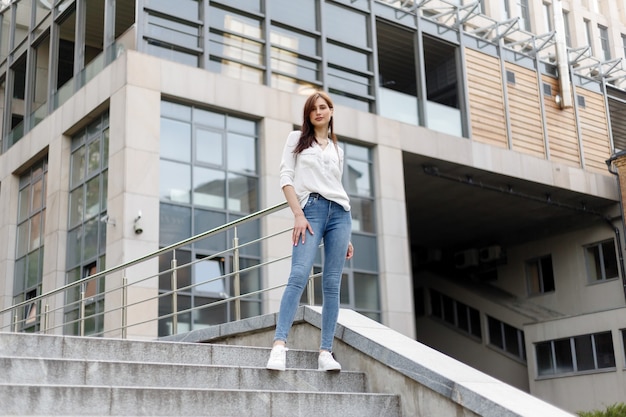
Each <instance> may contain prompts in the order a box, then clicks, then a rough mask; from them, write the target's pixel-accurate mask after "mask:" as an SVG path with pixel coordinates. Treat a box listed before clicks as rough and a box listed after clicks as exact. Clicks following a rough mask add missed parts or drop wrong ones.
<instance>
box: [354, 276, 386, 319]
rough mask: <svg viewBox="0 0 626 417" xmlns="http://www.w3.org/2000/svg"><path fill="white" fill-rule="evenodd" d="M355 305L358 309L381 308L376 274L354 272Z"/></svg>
mask: <svg viewBox="0 0 626 417" xmlns="http://www.w3.org/2000/svg"><path fill="white" fill-rule="evenodd" d="M354 306H355V307H356V308H357V309H365V310H379V309H380V307H379V303H378V277H377V276H376V275H371V274H364V273H360V272H355V273H354Z"/></svg>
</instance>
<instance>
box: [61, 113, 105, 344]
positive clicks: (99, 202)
mask: <svg viewBox="0 0 626 417" xmlns="http://www.w3.org/2000/svg"><path fill="white" fill-rule="evenodd" d="M108 167H109V116H108V113H107V114H104V115H102V116H100V117H98V118H97V119H96V121H95V122H94V123H92V124H91V125H89V126H88V127H87V128H86V129H84V130H83V131H81V132H79V133H78V134H77V135H75V136H74V137H73V138H72V144H71V156H70V196H69V200H70V201H69V218H68V232H67V258H66V259H67V261H66V262H67V283H68V284H70V283H72V282H76V281H78V280H80V279H82V278H85V277H88V276H90V275H93V274H95V273H97V272H100V271H102V270H104V269H105V266H106V265H105V259H106V232H107V229H106V228H107V221H106V220H107V215H106V213H107V187H108ZM81 292H82V293H84V295H85V302H86V308H85V322H84V330H85V334H86V335H94V336H101V335H102V331H103V329H104V318H103V316H102V314H103V312H104V295H103V293H104V278H103V277H101V278H98V279H97V280H93V281H88V282H87V283H85V284H84V285H83V286H82V288H77V287H75V288H72V289H70V290H68V292H67V293H66V305H68V309H67V310H66V312H65V323H66V326H65V333H66V334H72V335H79V334H80V326H81V324H80V322H79V318H80V317H79V313H80V305H79V303H80V299H81V298H80V297H81Z"/></svg>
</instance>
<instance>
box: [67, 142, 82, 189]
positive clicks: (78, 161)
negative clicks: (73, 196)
mask: <svg viewBox="0 0 626 417" xmlns="http://www.w3.org/2000/svg"><path fill="white" fill-rule="evenodd" d="M71 169H72V173H71V177H70V187H75V186H76V185H77V184H79V183H81V182H83V180H84V179H85V147H81V148H80V149H79V150H77V151H76V152H74V153H72V160H71Z"/></svg>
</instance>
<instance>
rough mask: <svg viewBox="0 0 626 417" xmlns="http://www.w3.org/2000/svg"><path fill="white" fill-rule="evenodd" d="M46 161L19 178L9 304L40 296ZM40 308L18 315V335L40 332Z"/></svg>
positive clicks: (34, 306)
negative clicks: (13, 269)
mask: <svg viewBox="0 0 626 417" xmlns="http://www.w3.org/2000/svg"><path fill="white" fill-rule="evenodd" d="M47 177H48V158H44V159H43V160H42V161H40V162H39V163H37V164H35V165H34V166H33V167H31V168H30V169H29V170H28V171H27V172H26V173H25V174H23V175H22V176H21V177H20V182H19V193H18V213H17V237H16V244H15V248H16V253H15V272H14V275H13V303H14V304H17V303H21V302H23V301H26V300H29V299H31V298H35V297H37V296H38V295H41V278H42V268H43V251H44V236H45V213H46V182H47ZM40 307H41V305H40V304H39V303H34V302H33V303H31V304H28V305H26V307H25V308H24V309H23V311H21V312H19V315H18V320H19V322H18V325H19V329H20V330H21V331H26V332H35V331H38V330H40V323H41V317H40V314H41V310H40Z"/></svg>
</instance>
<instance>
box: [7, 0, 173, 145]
mask: <svg viewBox="0 0 626 417" xmlns="http://www.w3.org/2000/svg"><path fill="white" fill-rule="evenodd" d="M5 3H8V2H5ZM5 3H3V4H4V6H3V8H1V10H0V90H2V91H3V92H4V93H5V94H3V96H4V97H3V103H2V104H3V106H2V107H3V108H4V113H3V116H4V117H3V120H5V121H6V122H5V123H3V125H2V129H1V131H0V153H2V152H5V151H6V150H7V149H8V148H10V147H11V146H13V145H14V144H15V143H16V142H17V141H19V140H20V139H21V138H22V137H23V136H24V135H25V134H26V133H28V132H29V131H30V130H31V129H33V128H34V127H35V126H36V125H37V124H38V123H39V122H41V120H43V118H45V117H46V116H47V115H48V114H49V113H51V112H52V111H53V110H55V109H56V108H58V107H59V106H60V105H61V104H63V103H64V102H65V101H66V100H67V99H68V98H69V97H71V96H72V95H73V94H74V93H75V92H76V91H77V90H78V89H79V88H81V87H82V86H84V85H85V84H86V83H87V82H88V81H89V80H91V79H92V78H93V77H94V76H95V75H96V74H97V73H99V72H100V71H101V70H102V68H104V67H105V66H106V65H107V64H108V63H109V62H111V61H112V60H113V59H114V58H115V53H114V50H115V48H114V41H113V40H114V39H115V38H116V37H117V36H119V35H121V34H122V33H124V32H125V31H126V30H127V29H128V28H129V27H131V26H132V25H133V24H134V23H135V13H134V10H135V4H134V3H135V2H132V1H120V0H93V1H91V0H90V1H89V2H88V3H87V2H85V0H64V1H58V0H57V1H56V2H54V1H32V0H19V1H11V2H10V4H5ZM162 3H163V2H162ZM52 4H55V6H54V7H52ZM79 4H80V7H79ZM87 6H88V12H84V11H85V10H83V12H82V13H81V12H80V9H81V7H82V8H83V9H85V8H86V7H87ZM107 6H112V7H107ZM108 14H111V16H108ZM107 40H109V41H107Z"/></svg>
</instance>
